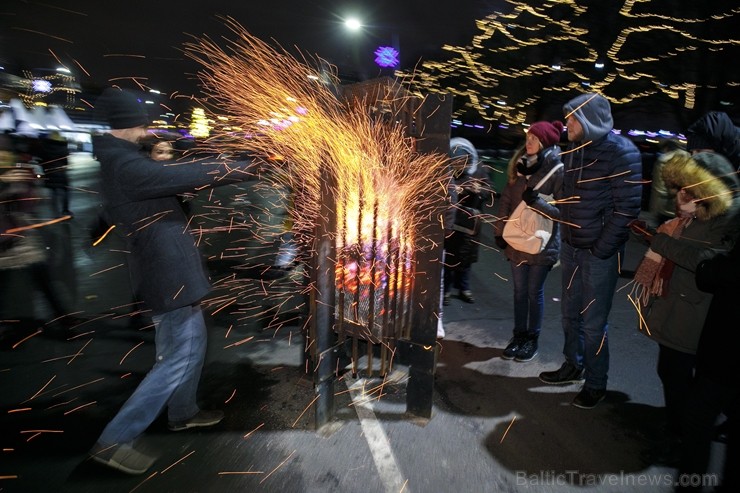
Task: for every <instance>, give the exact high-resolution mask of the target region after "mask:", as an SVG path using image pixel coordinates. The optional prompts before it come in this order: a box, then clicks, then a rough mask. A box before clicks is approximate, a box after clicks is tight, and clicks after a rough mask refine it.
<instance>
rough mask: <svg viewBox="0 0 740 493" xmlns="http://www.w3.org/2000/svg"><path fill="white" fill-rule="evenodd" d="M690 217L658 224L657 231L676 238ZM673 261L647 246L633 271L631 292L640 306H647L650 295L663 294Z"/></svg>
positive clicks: (671, 271)
mask: <svg viewBox="0 0 740 493" xmlns="http://www.w3.org/2000/svg"><path fill="white" fill-rule="evenodd" d="M690 220H691V219H690V218H688V217H677V218H675V219H671V220H670V221H666V222H664V223H663V224H661V225H660V226H658V233H665V234H667V235H669V236H671V237H673V238H678V237H679V236H680V235H681V233H682V232H683V230H684V228H685V227H686V226H687V225H688V223H689V221H690ZM674 265H675V264H674V263H673V261H672V260H669V259H667V258H664V257H663V256H662V255H659V254H658V253H656V252H654V251H653V250H652V249H650V248H648V250H647V252H645V256H644V257H643V258H642V261H640V265H638V266H637V270H636V271H635V284H634V286H632V294H633V295H634V297H635V298H636V299H637V300H638V301H639V302H640V304H641V305H642V306H647V304H648V301H650V297H651V296H658V297H660V296H665V295H666V294H667V293H668V282H669V281H670V279H671V275H672V274H673V267H674Z"/></svg>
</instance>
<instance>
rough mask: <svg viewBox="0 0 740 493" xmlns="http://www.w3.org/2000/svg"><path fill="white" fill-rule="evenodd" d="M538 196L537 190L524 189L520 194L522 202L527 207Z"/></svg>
mask: <svg viewBox="0 0 740 493" xmlns="http://www.w3.org/2000/svg"><path fill="white" fill-rule="evenodd" d="M539 196H540V193H539V192H538V191H537V190H534V189H532V188H529V187H527V188H525V189H524V191H523V192H522V200H523V201H524V202H526V204H527V205H532V204H534V203H535V202H536V201H537V197H539Z"/></svg>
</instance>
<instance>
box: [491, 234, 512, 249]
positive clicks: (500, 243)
mask: <svg viewBox="0 0 740 493" xmlns="http://www.w3.org/2000/svg"><path fill="white" fill-rule="evenodd" d="M493 239H494V241H495V242H496V246H498V247H499V248H500V249H501V250H506V247H507V246H509V244H508V243H506V240H505V239H504V237H503V236H495V237H494V238H493Z"/></svg>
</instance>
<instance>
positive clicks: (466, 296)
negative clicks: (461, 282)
mask: <svg viewBox="0 0 740 493" xmlns="http://www.w3.org/2000/svg"><path fill="white" fill-rule="evenodd" d="M459 298H460V299H461V300H463V301H464V302H465V303H475V298H473V292H472V291H470V290H469V289H466V290H465V291H460V294H459Z"/></svg>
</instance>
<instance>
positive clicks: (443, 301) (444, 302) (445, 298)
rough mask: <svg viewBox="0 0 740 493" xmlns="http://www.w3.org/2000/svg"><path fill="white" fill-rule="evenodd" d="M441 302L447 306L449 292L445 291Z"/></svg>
mask: <svg viewBox="0 0 740 493" xmlns="http://www.w3.org/2000/svg"><path fill="white" fill-rule="evenodd" d="M442 304H443V305H444V306H448V305H449V304H450V293H445V295H444V298H442Z"/></svg>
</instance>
